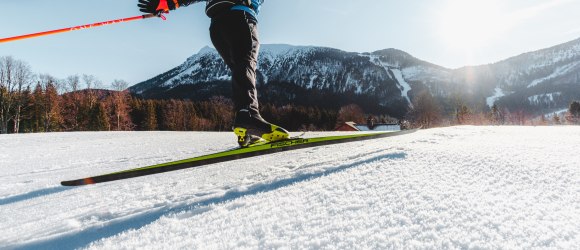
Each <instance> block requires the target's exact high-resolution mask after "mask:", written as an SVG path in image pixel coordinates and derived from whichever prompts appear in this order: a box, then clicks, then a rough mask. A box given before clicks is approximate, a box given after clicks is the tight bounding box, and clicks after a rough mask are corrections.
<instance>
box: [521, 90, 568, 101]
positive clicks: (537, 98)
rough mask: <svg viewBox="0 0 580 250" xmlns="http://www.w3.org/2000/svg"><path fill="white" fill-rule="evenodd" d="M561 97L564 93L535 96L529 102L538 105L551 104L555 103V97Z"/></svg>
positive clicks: (529, 98)
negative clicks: (540, 103)
mask: <svg viewBox="0 0 580 250" xmlns="http://www.w3.org/2000/svg"><path fill="white" fill-rule="evenodd" d="M561 95H562V92H554V93H547V94H541V95H533V96H530V97H528V101H529V102H530V103H537V102H543V103H549V102H553V101H554V97H558V96H561Z"/></svg>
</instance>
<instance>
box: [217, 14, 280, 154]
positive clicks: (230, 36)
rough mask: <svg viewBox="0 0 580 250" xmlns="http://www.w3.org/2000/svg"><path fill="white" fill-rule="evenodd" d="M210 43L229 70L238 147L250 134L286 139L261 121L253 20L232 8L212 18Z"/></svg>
mask: <svg viewBox="0 0 580 250" xmlns="http://www.w3.org/2000/svg"><path fill="white" fill-rule="evenodd" d="M210 31H211V34H212V42H213V43H214V46H216V49H218V51H219V53H220V55H221V56H222V57H223V58H224V61H226V64H228V66H229V67H230V69H231V71H232V89H233V97H234V104H235V111H236V119H235V122H234V132H235V133H236V135H238V138H239V143H240V145H241V146H247V145H248V143H251V141H250V140H249V139H250V138H251V136H252V135H254V136H257V137H261V138H263V139H265V140H268V141H276V140H282V139H286V138H288V136H289V133H288V131H286V130H285V129H283V128H281V127H279V126H276V125H273V124H270V123H269V122H267V121H265V120H264V119H263V118H262V117H261V116H260V112H259V104H258V95H257V90H256V67H257V60H258V50H259V47H260V43H259V41H258V30H257V27H256V23H255V21H253V20H252V19H250V18H248V17H246V14H245V12H242V11H232V12H231V13H230V14H229V15H227V16H225V17H222V18H221V19H217V20H213V21H212V27H211V28H210Z"/></svg>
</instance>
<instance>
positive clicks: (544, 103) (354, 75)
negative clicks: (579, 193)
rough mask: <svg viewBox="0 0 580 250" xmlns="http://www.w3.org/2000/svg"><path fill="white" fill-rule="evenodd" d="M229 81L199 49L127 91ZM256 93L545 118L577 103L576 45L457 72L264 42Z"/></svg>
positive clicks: (147, 93) (382, 55)
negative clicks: (421, 97) (430, 104)
mask: <svg viewBox="0 0 580 250" xmlns="http://www.w3.org/2000/svg"><path fill="white" fill-rule="evenodd" d="M229 79H230V76H229V70H228V69H227V67H226V66H225V64H224V63H223V61H222V60H221V58H220V57H219V55H218V53H217V52H216V51H215V49H212V48H210V47H208V46H206V47H203V48H202V49H200V51H199V52H198V53H196V54H194V55H192V56H191V57H189V58H188V59H187V60H186V61H185V62H184V63H183V64H181V65H179V66H178V67H176V68H174V69H172V70H169V71H167V72H165V73H162V74H160V75H158V76H156V77H154V78H151V79H149V80H147V81H144V82H141V83H139V84H137V85H134V86H133V87H131V88H130V90H131V92H133V93H134V94H137V95H141V96H143V97H145V98H190V99H204V98H209V97H211V96H212V95H225V96H229V95H230V94H231V90H229V88H230V85H229V84H227V82H228V81H229ZM224 83H226V84H224ZM257 87H258V88H259V92H260V93H261V94H262V96H260V99H261V100H265V101H266V102H274V103H278V104H282V105H283V104H288V103H302V104H305V105H319V104H320V105H326V104H321V103H320V101H319V102H318V103H316V101H315V100H312V99H313V98H314V97H316V98H330V99H331V100H332V101H334V102H336V105H335V107H334V108H336V106H338V105H344V104H348V103H349V102H354V103H357V104H358V102H361V101H362V103H363V104H362V106H363V107H364V108H365V110H366V109H369V111H367V112H387V113H389V112H390V113H393V112H394V113H395V115H394V116H402V115H403V114H404V113H405V112H406V110H408V109H409V107H411V106H412V104H411V103H412V100H413V97H414V96H416V95H417V94H418V93H419V92H421V91H429V93H431V95H433V96H434V97H436V98H438V99H439V100H440V102H441V103H449V102H451V101H450V99H451V98H454V99H460V101H461V102H462V103H464V104H466V105H469V106H471V107H473V108H474V109H476V110H487V109H489V108H490V106H492V105H493V104H498V105H501V106H502V107H504V108H506V109H508V110H518V109H520V110H522V109H523V110H526V111H529V112H530V113H541V112H548V111H550V110H552V109H562V108H564V107H565V106H566V105H568V104H569V102H570V101H571V100H574V99H577V98H579V97H580V39H575V40H572V41H569V42H566V43H563V44H559V45H555V46H552V47H549V48H545V49H541V50H537V51H531V52H526V53H522V54H520V55H517V56H513V57H509V58H506V59H504V60H501V61H498V62H496V63H490V64H483V65H476V66H464V67H460V68H457V69H450V68H446V67H443V66H440V65H436V64H433V63H430V62H428V61H424V60H421V59H418V58H416V57H414V56H413V55H411V54H409V53H407V52H405V51H402V50H398V49H394V48H388V49H383V50H377V51H374V52H363V53H360V52H348V51H343V50H340V49H336V48H330V47H317V46H295V45H288V44H271V45H270V44H265V45H262V46H261V50H260V55H259V58H258V69H257ZM302 99H307V100H311V101H302ZM314 99H315V98H314ZM319 100H322V99H319ZM365 100H366V101H365ZM526 100H527V101H526ZM450 108H451V107H446V109H450ZM400 109H402V111H400V112H396V110H400Z"/></svg>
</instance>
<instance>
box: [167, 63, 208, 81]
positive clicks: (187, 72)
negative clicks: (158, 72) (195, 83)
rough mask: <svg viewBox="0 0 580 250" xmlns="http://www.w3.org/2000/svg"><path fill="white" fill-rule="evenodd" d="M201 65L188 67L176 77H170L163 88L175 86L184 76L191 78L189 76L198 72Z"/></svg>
mask: <svg viewBox="0 0 580 250" xmlns="http://www.w3.org/2000/svg"><path fill="white" fill-rule="evenodd" d="M201 68H202V67H201V64H199V63H196V64H195V65H193V66H191V67H188V68H187V69H185V70H184V71H183V72H181V73H179V74H177V75H176V76H174V77H172V78H171V79H169V80H167V81H166V82H165V84H164V87H170V86H175V85H177V84H179V81H180V80H181V79H182V78H183V77H184V76H191V74H193V72H197V71H198V70H200V69H201Z"/></svg>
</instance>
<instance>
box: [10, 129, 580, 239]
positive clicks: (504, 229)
mask: <svg viewBox="0 0 580 250" xmlns="http://www.w3.org/2000/svg"><path fill="white" fill-rule="evenodd" d="M323 134H328V133H323ZM307 135H308V136H316V135H319V133H315V132H310V133H308V134H307ZM234 145H235V139H234V138H233V135H232V134H231V133H202V132H101V133H98V132H84V133H44V134H18V135H3V136H1V137H0V170H1V171H2V174H0V208H1V209H0V221H2V227H0V248H1V249H38V248H42V249H73V248H81V247H87V246H88V247H89V248H90V249H112V248H114V249H119V248H129V249H135V248H147V249H175V248H220V249H224V248H225V249H233V248H250V249H264V248H340V249H352V248H379V249H401V248H436V249H441V248H449V249H465V248H484V249H499V248H509V249H514V248H515V249H530V248H559V249H573V248H576V246H579V245H580V235H579V232H580V223H579V221H578V219H577V218H580V203H579V201H580V196H579V194H580V190H579V187H580V169H579V168H578V166H577V163H578V162H580V156H579V155H578V154H577V149H578V148H579V147H580V128H579V127H564V126H562V127H450V128H439V129H430V130H422V131H419V132H417V133H414V134H410V135H405V136H401V137H394V138H385V139H377V140H372V141H366V142H353V143H347V144H341V145H333V146H324V147H318V148H314V149H305V150H297V151H292V152H285V153H279V154H274V155H269V156H262V157H257V158H250V159H244V160H238V161H233V162H229V163H222V164H216V165H211V166H207V167H202V168H198V169H190V170H183V171H176V172H171V173H165V174H159V175H152V176H147V177H142V178H136V179H131V180H124V181H118V182H110V183H104V184H100V185H94V186H87V187H80V188H67V187H61V186H59V182H60V181H61V180H65V179H75V178H80V177H85V176H88V175H95V174H102V173H106V172H110V171H117V170H123V169H127V168H132V167H136V166H145V165H149V164H154V163H159V162H165V161H170V160H177V159H182V158H188V157H192V156H196V155H202V154H207V153H211V152H215V151H218V150H224V149H228V148H231V147H233V146H234Z"/></svg>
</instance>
